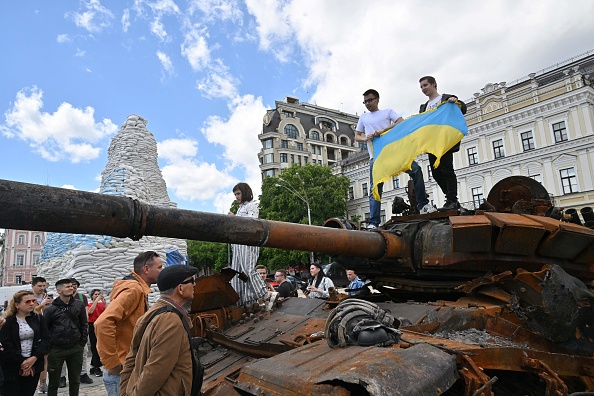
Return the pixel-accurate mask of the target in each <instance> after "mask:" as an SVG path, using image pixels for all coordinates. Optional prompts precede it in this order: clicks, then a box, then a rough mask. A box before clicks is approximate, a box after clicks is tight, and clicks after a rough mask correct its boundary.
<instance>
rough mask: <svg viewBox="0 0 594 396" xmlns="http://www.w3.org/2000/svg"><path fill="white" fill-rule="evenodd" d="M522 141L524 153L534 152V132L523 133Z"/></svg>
mask: <svg viewBox="0 0 594 396" xmlns="http://www.w3.org/2000/svg"><path fill="white" fill-rule="evenodd" d="M520 137H521V139H522V147H523V148H524V151H528V150H534V137H533V136H532V131H528V132H522V133H521V134H520Z"/></svg>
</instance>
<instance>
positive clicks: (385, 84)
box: [246, 0, 594, 115]
mask: <svg viewBox="0 0 594 396" xmlns="http://www.w3.org/2000/svg"><path fill="white" fill-rule="evenodd" d="M538 4H539V5H538V7H535V6H534V3H533V2H530V1H521V0H519V1H506V2H487V3H484V2H483V3H480V4H479V5H477V4H476V3H474V2H472V1H458V2H456V3H455V4H452V3H447V2H442V3H436V4H435V5H433V6H432V7H429V8H428V7H426V4H425V3H422V2H420V3H416V2H404V3H398V4H395V3H393V2H387V1H378V2H372V3H361V2H356V1H342V0H328V1H323V2H320V1H317V0H300V1H295V0H291V1H284V2H277V1H276V0H247V2H246V5H247V8H248V12H249V13H250V14H252V15H253V16H254V18H255V20H256V24H257V27H256V31H257V33H258V37H259V42H260V48H261V49H263V50H265V51H269V52H271V53H272V54H274V55H275V56H276V57H277V58H278V59H280V60H285V61H293V60H294V62H296V63H299V64H300V65H304V66H305V67H306V68H307V78H306V80H305V81H304V87H307V88H309V91H310V92H313V95H312V97H311V98H305V99H308V101H311V102H316V103H317V104H319V105H323V106H326V107H330V108H341V109H343V110H344V111H347V112H353V113H354V112H358V113H361V112H362V111H363V110H364V107H363V106H362V105H361V103H360V102H361V97H362V95H361V94H362V93H363V92H364V91H365V90H366V89H368V88H376V89H377V90H379V91H380V93H381V94H382V100H381V104H380V107H382V106H383V107H384V108H385V107H393V108H395V109H396V110H401V111H403V112H404V113H405V114H406V115H410V114H412V113H414V112H416V111H417V110H418V105H419V104H420V103H421V102H422V101H424V96H423V95H422V93H421V92H420V90H419V87H418V79H419V78H420V77H421V76H423V75H427V74H429V75H434V76H435V77H436V78H437V80H438V88H439V89H440V92H448V93H456V94H458V95H460V96H461V97H462V99H468V98H469V97H471V95H472V93H473V92H477V91H478V90H479V89H480V88H482V87H483V86H484V85H485V84H486V83H488V82H500V81H504V80H507V81H510V80H512V79H515V78H520V77H523V76H525V75H526V74H528V73H529V72H531V71H537V70H539V69H542V68H544V67H546V66H548V65H549V64H548V62H550V59H551V55H550V54H551V53H557V54H559V55H558V56H559V57H558V58H557V59H558V60H559V61H561V60H563V59H565V58H568V57H570V56H573V55H575V54H577V53H579V52H581V51H583V48H584V47H585V46H586V45H588V46H591V44H587V37H591V36H592V24H591V18H590V17H588V15H591V14H593V13H594V3H592V2H591V1H580V2H579V3H572V6H559V3H558V2H555V1H541V2H539V3H538ZM575 7H578V8H579V9H580V10H581V11H580V13H578V14H576V13H575V9H576V8H575ZM313 10H315V11H313ZM353 15H356V16H357V20H356V21H355V22H353V23H345V21H347V20H351V19H352V16H353ZM415 20H416V21H417V22H411V21H415ZM518 20H521V21H522V23H518ZM545 37H546V38H545ZM576 37H583V39H577V40H576V39H575V38H576ZM543 40H545V42H546V45H543ZM586 48H587V47H586ZM527 51H528V52H529V53H530V56H526V54H527ZM520 60H521V61H520ZM345 81H348V82H349V83H348V84H345ZM341 104H342V105H341Z"/></svg>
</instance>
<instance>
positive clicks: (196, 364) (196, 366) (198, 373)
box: [140, 305, 204, 396]
mask: <svg viewBox="0 0 594 396" xmlns="http://www.w3.org/2000/svg"><path fill="white" fill-rule="evenodd" d="M163 312H175V313H176V314H177V316H179V319H180V320H181V322H182V324H183V325H184V329H186V333H187V334H188V341H189V342H190V353H191V354H192V390H191V391H190V395H191V396H201V395H202V379H203V377H204V367H202V363H200V358H199V356H200V355H199V349H198V344H199V343H198V337H192V332H191V330H190V326H189V325H188V322H186V320H185V319H184V317H183V315H182V313H181V312H179V311H178V310H177V309H175V308H173V307H172V306H170V305H166V306H164V307H161V308H159V309H157V310H156V311H155V312H153V313H152V315H151V316H150V317H149V318H148V320H147V321H146V324H145V326H144V329H142V334H141V335H140V339H141V340H142V336H143V335H144V331H145V330H146V327H147V326H148V324H149V323H150V322H151V320H153V318H154V317H155V316H157V315H160V314H162V313H163Z"/></svg>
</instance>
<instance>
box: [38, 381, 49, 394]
mask: <svg viewBox="0 0 594 396" xmlns="http://www.w3.org/2000/svg"><path fill="white" fill-rule="evenodd" d="M38 393H41V394H44V395H45V394H46V393H47V383H46V382H44V383H42V384H39V392H38Z"/></svg>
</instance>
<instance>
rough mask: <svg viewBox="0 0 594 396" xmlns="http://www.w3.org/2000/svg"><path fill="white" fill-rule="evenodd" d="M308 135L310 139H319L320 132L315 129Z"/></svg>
mask: <svg viewBox="0 0 594 396" xmlns="http://www.w3.org/2000/svg"><path fill="white" fill-rule="evenodd" d="M309 137H310V138H311V140H320V134H319V133H317V132H316V131H312V132H311V133H310V134H309Z"/></svg>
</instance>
